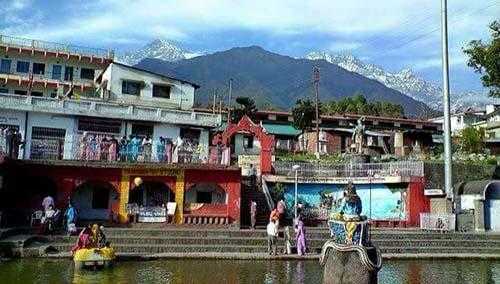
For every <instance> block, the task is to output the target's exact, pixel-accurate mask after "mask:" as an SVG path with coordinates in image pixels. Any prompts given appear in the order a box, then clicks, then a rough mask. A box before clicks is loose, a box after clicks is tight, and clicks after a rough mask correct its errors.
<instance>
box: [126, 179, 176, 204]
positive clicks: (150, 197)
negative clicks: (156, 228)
mask: <svg viewBox="0 0 500 284" xmlns="http://www.w3.org/2000/svg"><path fill="white" fill-rule="evenodd" d="M128 202H129V203H135V204H137V205H138V206H146V207H156V206H163V205H165V206H166V204H167V203H168V202H175V193H174V192H173V191H172V190H171V189H170V188H169V187H168V186H167V185H166V184H165V183H163V182H159V181H144V182H143V183H142V184H140V185H139V186H136V187H135V188H133V189H132V190H130V193H129V199H128Z"/></svg>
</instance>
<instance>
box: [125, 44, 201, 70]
mask: <svg viewBox="0 0 500 284" xmlns="http://www.w3.org/2000/svg"><path fill="white" fill-rule="evenodd" d="M200 55H203V54H202V53H196V52H191V51H189V50H186V49H184V48H182V47H180V46H179V45H178V44H177V43H176V42H173V41H169V40H165V39H156V40H154V41H152V42H151V43H149V44H147V45H146V46H144V47H142V48H140V49H138V50H136V51H133V52H128V53H125V54H123V56H119V57H118V60H117V61H119V62H122V63H125V64H128V65H135V64H137V63H139V61H141V60H142V59H145V58H156V59H161V60H165V61H178V60H182V59H189V58H193V57H196V56H200Z"/></svg>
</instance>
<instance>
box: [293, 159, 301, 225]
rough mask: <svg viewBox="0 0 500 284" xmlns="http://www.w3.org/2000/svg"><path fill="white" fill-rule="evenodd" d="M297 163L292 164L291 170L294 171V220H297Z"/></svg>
mask: <svg viewBox="0 0 500 284" xmlns="http://www.w3.org/2000/svg"><path fill="white" fill-rule="evenodd" d="M299 169H300V166H299V165H293V166H292V170H293V171H295V196H294V197H295V205H294V208H295V220H297V217H298V214H297V200H298V184H299Z"/></svg>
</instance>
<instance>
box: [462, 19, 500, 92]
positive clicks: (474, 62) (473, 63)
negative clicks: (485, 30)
mask: <svg viewBox="0 0 500 284" xmlns="http://www.w3.org/2000/svg"><path fill="white" fill-rule="evenodd" d="M489 28H490V30H491V37H492V39H491V41H490V42H489V43H484V42H483V41H481V40H473V41H471V42H469V44H468V48H466V49H464V53H465V54H467V56H469V61H468V62H467V65H469V66H470V67H472V68H474V71H475V72H477V73H479V74H482V76H481V81H482V82H483V86H485V87H486V88H489V89H490V91H489V94H490V96H492V97H500V22H498V21H494V22H493V23H491V24H490V26H489Z"/></svg>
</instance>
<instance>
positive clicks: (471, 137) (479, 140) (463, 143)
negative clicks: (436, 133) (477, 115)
mask: <svg viewBox="0 0 500 284" xmlns="http://www.w3.org/2000/svg"><path fill="white" fill-rule="evenodd" d="M484 136H485V134H484V129H483V128H479V129H477V128H475V127H472V126H468V127H466V128H464V129H462V131H461V132H460V138H459V147H460V151H461V152H463V153H467V154H472V153H474V154H480V153H483V152H484V144H483V141H484Z"/></svg>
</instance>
